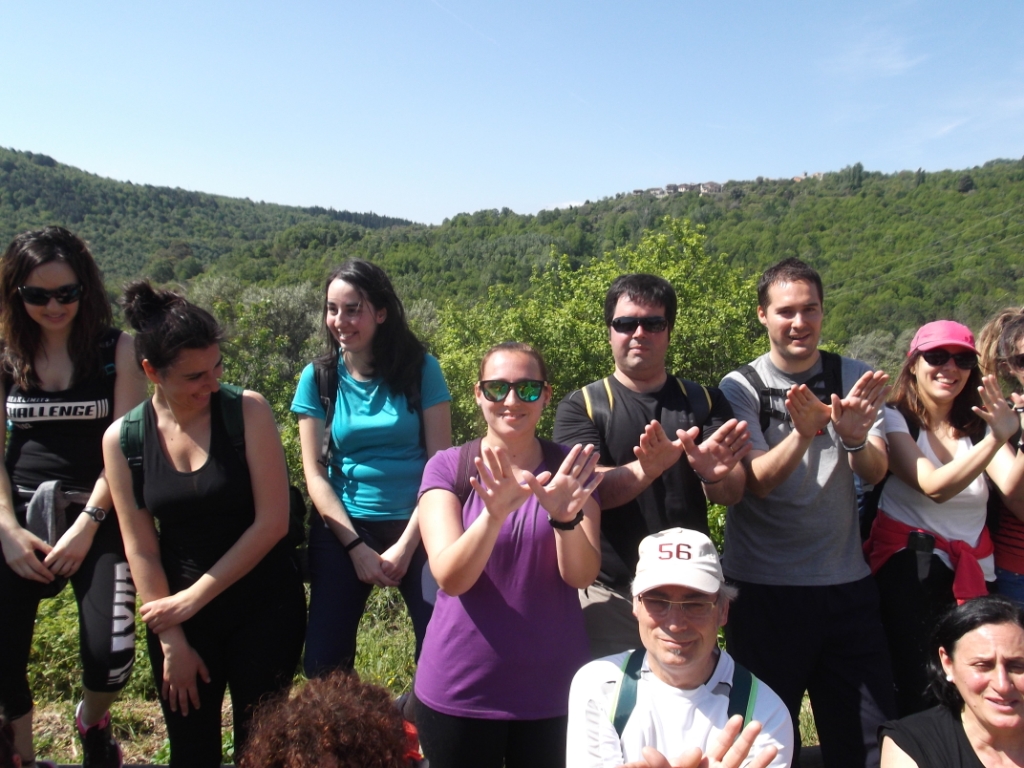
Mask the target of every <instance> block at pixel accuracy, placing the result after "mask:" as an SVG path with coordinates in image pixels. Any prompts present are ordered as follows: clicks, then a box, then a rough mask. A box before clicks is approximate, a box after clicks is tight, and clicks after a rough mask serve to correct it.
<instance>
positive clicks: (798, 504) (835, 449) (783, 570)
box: [721, 354, 884, 586]
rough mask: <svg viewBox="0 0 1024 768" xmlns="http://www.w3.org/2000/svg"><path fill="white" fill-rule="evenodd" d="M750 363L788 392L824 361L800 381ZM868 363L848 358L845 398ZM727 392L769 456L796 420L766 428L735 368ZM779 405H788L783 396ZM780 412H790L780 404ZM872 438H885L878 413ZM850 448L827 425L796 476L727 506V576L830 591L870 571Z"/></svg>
mask: <svg viewBox="0 0 1024 768" xmlns="http://www.w3.org/2000/svg"><path fill="white" fill-rule="evenodd" d="M751 365H753V366H754V369H755V370H756V371H757V373H758V374H759V375H760V376H761V379H762V381H764V385H765V386H766V387H770V388H773V389H774V388H778V389H784V390H785V389H789V388H790V387H791V386H793V385H794V384H803V383H804V382H806V381H807V380H808V379H810V378H812V377H813V376H815V375H817V374H819V373H821V360H820V359H819V361H818V362H817V363H815V365H814V367H812V368H811V369H810V370H808V371H804V372H803V373H801V374H798V375H796V376H791V375H790V374H787V373H784V372H782V371H780V370H779V369H778V368H776V367H775V366H774V365H773V364H772V362H771V359H770V358H769V356H768V355H767V354H766V355H762V356H761V357H759V358H757V359H756V360H754V362H753V363H751ZM869 370H871V369H870V367H869V366H867V365H866V364H865V363H862V362H860V361H859V360H851V359H850V358H846V357H844V358H843V367H842V376H843V390H844V392H843V394H844V396H845V395H847V394H849V392H850V389H851V388H852V387H853V385H854V384H855V383H856V382H857V380H858V379H859V378H860V377H861V376H863V375H864V373H865V372H866V371H869ZM721 389H722V392H724V393H725V396H726V397H727V398H728V399H729V402H730V403H731V404H732V408H733V412H734V413H735V415H736V418H737V419H741V420H744V419H745V420H746V421H747V423H748V424H749V425H750V437H751V443H752V445H753V448H754V450H756V451H768V450H770V449H771V448H773V447H774V446H776V445H778V444H779V443H781V442H782V441H783V440H784V439H785V438H786V436H787V435H789V433H790V432H791V431H792V429H793V425H792V423H791V422H789V421H788V420H787V421H781V420H779V419H777V418H775V417H773V418H772V419H771V422H770V423H769V425H768V429H767V430H765V431H764V432H762V431H761V425H760V402H759V399H758V395H757V393H756V392H755V391H754V388H753V387H752V386H751V385H750V382H748V381H747V380H746V379H745V378H743V375H742V374H740V373H739V372H738V371H733V372H732V373H730V374H728V375H727V376H726V377H725V378H724V379H722V384H721ZM780 400H784V398H781V399H780ZM775 406H776V408H778V409H779V410H783V411H784V410H785V405H784V403H783V402H781V401H779V402H776V403H775ZM871 435H873V436H876V437H880V438H883V439H884V428H883V420H882V416H881V414H879V416H878V419H877V421H875V424H874V426H873V427H872V428H871ZM853 477H854V476H853V470H851V469H850V464H849V461H848V460H847V455H846V451H845V450H844V449H843V448H842V446H841V445H840V441H839V436H838V435H837V434H836V432H835V429H834V428H833V426H832V424H831V423H830V424H829V425H828V426H827V427H826V428H825V430H824V433H823V434H820V435H818V436H817V437H815V438H814V441H813V442H812V443H811V446H810V447H809V448H808V449H807V452H806V453H805V454H804V457H803V460H802V461H801V462H800V464H799V465H797V467H796V469H794V470H793V473H792V474H791V475H790V476H789V477H787V478H786V480H785V481H783V482H782V483H780V484H779V485H778V486H776V487H775V489H774V490H773V491H772V492H771V493H770V494H768V498H765V499H759V498H757V497H756V496H755V495H754V494H752V493H750V492H749V491H747V493H745V494H744V496H743V499H742V500H741V501H740V502H739V504H736V505H735V506H732V507H729V512H728V515H727V517H726V525H725V554H724V558H723V562H722V565H723V567H724V570H725V575H726V576H727V577H729V578H730V579H739V580H740V581H749V582H753V583H755V584H771V585H781V586H826V585H832V584H846V583H849V582H851V581H857V580H859V579H862V578H864V577H865V576H867V575H868V574H869V573H870V570H869V569H868V566H867V563H866V562H865V560H864V555H863V553H862V550H861V540H860V526H859V521H858V517H857V493H856V490H855V489H854V484H853Z"/></svg>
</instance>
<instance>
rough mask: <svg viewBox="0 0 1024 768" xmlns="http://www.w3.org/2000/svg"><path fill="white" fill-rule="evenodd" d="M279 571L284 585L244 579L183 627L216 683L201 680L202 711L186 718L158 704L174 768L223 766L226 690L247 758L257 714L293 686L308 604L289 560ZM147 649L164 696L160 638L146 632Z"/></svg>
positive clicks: (239, 742)
mask: <svg viewBox="0 0 1024 768" xmlns="http://www.w3.org/2000/svg"><path fill="white" fill-rule="evenodd" d="M274 570H275V571H276V573H277V576H278V578H261V579H260V581H259V583H254V582H246V581H245V580H244V579H243V580H242V581H240V582H239V583H237V584H235V585H234V586H233V587H231V589H229V590H228V591H227V592H225V593H224V594H222V595H219V596H218V597H217V598H215V599H214V600H213V601H211V602H210V603H209V604H208V605H206V606H205V607H204V608H203V609H202V610H201V611H199V613H197V614H196V615H195V616H193V617H192V618H191V619H189V620H188V621H186V622H185V623H184V624H183V625H182V626H183V628H184V630H185V637H186V638H187V639H188V642H189V645H191V646H192V648H193V649H194V650H195V651H196V653H198V654H199V657H200V658H201V659H202V660H203V663H204V664H206V668H207V670H209V673H210V682H209V683H204V682H203V681H202V680H201V679H199V678H197V682H198V687H199V700H200V703H201V706H200V707H199V708H198V709H193V708H192V707H191V706H189V711H188V715H182V714H181V710H180V708H179V710H178V711H177V712H172V711H171V707H170V705H169V703H168V701H167V700H166V699H164V698H162V697H161V699H160V705H161V707H163V711H164V719H165V720H166V722H167V736H168V738H169V739H170V742H171V761H170V764H171V766H181V767H182V768H204V767H205V766H210V767H211V768H218V767H219V766H220V764H221V720H220V714H221V702H222V701H223V700H224V689H225V687H229V688H230V689H231V705H232V710H233V712H234V730H235V754H241V750H242V748H243V747H244V745H245V742H246V739H247V738H248V735H249V725H250V723H251V720H252V714H253V708H254V707H255V706H256V705H257V704H258V703H259V702H260V701H261V700H263V699H265V698H267V697H268V696H271V695H273V694H275V693H278V692H279V691H282V690H286V689H287V688H288V687H289V686H290V685H291V682H292V677H293V676H294V675H295V672H296V669H297V667H298V663H299V656H300V655H301V653H302V641H303V638H304V637H305V632H306V598H305V592H304V591H303V588H302V581H301V579H300V578H299V576H298V572H297V571H296V570H295V568H294V565H293V564H292V563H291V561H290V560H288V561H287V562H286V563H283V564H281V565H280V566H279V567H278V568H276V569H274ZM261 575H266V574H265V573H264V574H261ZM146 643H147V645H148V647H149V659H150V662H151V663H152V665H153V678H154V680H155V681H156V688H157V691H160V690H161V689H162V687H163V670H164V655H163V650H162V649H161V647H160V640H159V638H158V637H157V636H156V635H154V634H153V633H152V632H150V631H148V630H147V632H146Z"/></svg>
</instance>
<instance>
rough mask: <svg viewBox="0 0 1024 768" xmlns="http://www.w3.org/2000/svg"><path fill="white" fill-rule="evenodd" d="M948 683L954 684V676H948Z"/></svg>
mask: <svg viewBox="0 0 1024 768" xmlns="http://www.w3.org/2000/svg"><path fill="white" fill-rule="evenodd" d="M946 682H947V683H952V682H953V676H952V675H946Z"/></svg>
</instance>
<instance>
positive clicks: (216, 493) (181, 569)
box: [142, 393, 287, 608]
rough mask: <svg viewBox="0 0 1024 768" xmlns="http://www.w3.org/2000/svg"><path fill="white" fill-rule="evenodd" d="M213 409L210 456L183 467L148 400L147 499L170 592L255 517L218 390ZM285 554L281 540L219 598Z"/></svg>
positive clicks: (265, 572) (202, 569) (198, 572)
mask: <svg viewBox="0 0 1024 768" xmlns="http://www.w3.org/2000/svg"><path fill="white" fill-rule="evenodd" d="M210 409H211V412H210V432H211V434H210V450H209V457H208V458H207V461H206V463H205V464H204V465H203V466H202V467H200V468H199V469H197V470H195V471H193V472H179V471H178V470H177V469H175V468H174V465H173V464H171V462H170V460H169V459H168V458H167V457H166V456H165V455H164V452H163V448H162V447H161V445H160V438H159V435H158V434H157V426H156V414H155V413H154V411H153V402H152V400H150V401H147V402H146V422H145V427H146V428H145V445H144V448H143V458H142V460H143V472H144V473H145V483H144V487H143V498H144V500H145V502H146V509H147V510H149V512H150V514H152V515H153V517H154V518H155V519H156V520H157V521H158V523H159V537H160V559H161V562H162V564H163V568H164V572H165V573H166V574H167V581H168V586H169V587H170V590H171V592H172V593H175V592H180V591H181V590H183V589H186V588H188V587H190V586H191V585H192V584H194V583H195V582H196V580H198V579H199V577H200V576H202V575H203V574H204V573H206V572H207V571H208V570H210V568H211V567H213V565H214V564H215V563H216V562H217V561H218V560H219V559H220V558H221V557H222V556H223V555H224V553H226V552H227V551H228V550H229V549H231V547H232V546H234V544H235V542H236V541H238V539H239V538H241V536H242V534H243V533H245V531H246V529H247V528H248V527H249V526H250V525H252V523H253V521H254V520H255V519H256V509H255V504H254V502H253V496H252V484H251V482H250V479H249V467H248V465H247V464H246V462H245V460H244V459H243V457H242V456H241V455H239V452H238V451H237V450H236V449H235V448H234V446H232V445H231V438H230V436H229V435H228V432H227V427H225V426H224V418H223V416H222V415H221V410H220V395H219V394H217V393H215V394H214V395H213V396H212V397H211V398H210ZM282 553H284V556H285V560H286V559H287V554H286V551H285V550H283V549H282V547H281V544H280V543H279V544H278V545H277V546H276V547H274V549H272V550H271V551H270V553H269V554H268V555H267V556H266V557H264V558H263V560H262V561H260V563H259V564H258V565H257V566H256V567H255V568H254V569H253V570H252V571H250V572H249V573H248V574H246V576H244V577H243V578H242V579H240V580H239V581H237V582H236V583H235V584H233V585H232V586H231V587H230V588H229V589H228V590H227V591H225V593H223V594H222V595H220V596H219V598H218V600H219V599H220V597H224V596H225V595H228V594H229V593H237V592H238V591H239V589H242V590H244V589H245V586H244V585H246V584H252V583H254V582H259V581H260V580H261V579H262V578H263V577H266V576H269V575H270V571H273V570H275V568H274V567H273V564H274V563H275V562H277V563H279V564H280V562H281V554H282ZM210 605H213V603H211V604H210ZM209 607H210V606H207V608H209Z"/></svg>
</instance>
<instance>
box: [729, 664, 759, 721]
mask: <svg viewBox="0 0 1024 768" xmlns="http://www.w3.org/2000/svg"><path fill="white" fill-rule="evenodd" d="M733 666H734V667H735V668H734V669H733V672H732V689H731V690H730V691H729V717H732V716H733V715H743V727H744V728H746V727H747V724H748V723H749V722H750V721H751V720H753V719H754V704H755V703H756V702H757V689H758V688H759V687H760V683H761V681H760V680H758V679H757V678H756V677H754V676H753V675H752V674H750V670H748V669H747V668H746V667H744V666H743V665H742V664H740V663H739V662H737V661H736V660H733Z"/></svg>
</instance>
